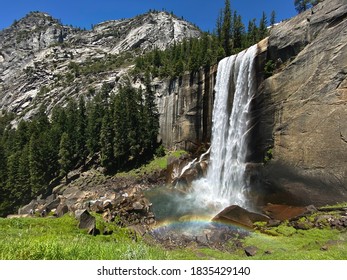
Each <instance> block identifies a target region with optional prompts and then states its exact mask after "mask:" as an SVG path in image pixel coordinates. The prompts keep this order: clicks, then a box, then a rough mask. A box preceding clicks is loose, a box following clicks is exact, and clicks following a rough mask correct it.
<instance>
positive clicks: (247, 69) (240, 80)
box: [193, 45, 257, 210]
mask: <svg viewBox="0 0 347 280" xmlns="http://www.w3.org/2000/svg"><path fill="white" fill-rule="evenodd" d="M256 54H257V46H256V45H255V46H252V47H250V48H249V49H247V50H245V51H243V52H241V53H239V54H237V55H233V56H230V57H227V58H225V59H223V60H221V61H220V63H219V65H218V72H217V80H216V86H215V92H216V94H215V101H214V107H213V117H212V141H211V150H210V165H209V168H208V171H207V176H206V178H203V179H200V180H197V181H195V182H193V187H194V196H196V198H195V199H196V202H197V203H202V202H203V203H206V204H207V205H213V207H214V208H215V209H217V210H221V209H222V208H224V207H227V206H230V205H232V204H237V205H239V206H241V207H245V208H248V205H247V200H246V189H247V185H246V179H245V176H244V174H245V167H246V158H247V148H248V147H247V146H248V136H249V130H250V114H249V111H250V104H251V101H252V99H253V97H254V95H255V93H256V77H255V68H254V59H255V57H256ZM230 101H232V108H230V107H231V106H230V103H231V102H230ZM199 201H200V202H199Z"/></svg>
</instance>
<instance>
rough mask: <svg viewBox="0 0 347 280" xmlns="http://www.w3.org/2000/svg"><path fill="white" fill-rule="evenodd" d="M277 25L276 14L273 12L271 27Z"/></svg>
mask: <svg viewBox="0 0 347 280" xmlns="http://www.w3.org/2000/svg"><path fill="white" fill-rule="evenodd" d="M275 23H276V12H275V11H272V12H271V16H270V25H271V26H274V25H275Z"/></svg>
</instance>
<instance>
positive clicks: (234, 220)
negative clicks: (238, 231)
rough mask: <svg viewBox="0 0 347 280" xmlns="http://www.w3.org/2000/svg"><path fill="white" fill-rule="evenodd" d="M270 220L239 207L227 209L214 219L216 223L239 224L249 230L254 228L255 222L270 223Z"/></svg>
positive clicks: (233, 206)
mask: <svg viewBox="0 0 347 280" xmlns="http://www.w3.org/2000/svg"><path fill="white" fill-rule="evenodd" d="M269 220H270V219H269V217H267V216H265V215H263V214H258V213H254V212H250V211H248V210H246V209H243V208H241V207H240V206H237V205H232V206H229V207H227V208H225V209H224V210H223V211H222V212H220V213H219V214H217V215H216V216H215V217H214V218H213V219H212V221H214V222H222V223H229V224H238V225H242V226H245V227H248V228H253V224H254V223H255V222H268V221H269Z"/></svg>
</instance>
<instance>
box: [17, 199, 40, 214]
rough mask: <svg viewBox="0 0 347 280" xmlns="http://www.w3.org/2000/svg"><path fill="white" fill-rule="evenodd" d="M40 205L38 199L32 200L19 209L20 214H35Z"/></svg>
mask: <svg viewBox="0 0 347 280" xmlns="http://www.w3.org/2000/svg"><path fill="white" fill-rule="evenodd" d="M37 207H38V203H37V201H36V200H32V201H31V202H30V203H29V204H28V205H25V206H23V207H21V208H19V210H18V215H23V214H33V212H34V211H35V209H36V208H37Z"/></svg>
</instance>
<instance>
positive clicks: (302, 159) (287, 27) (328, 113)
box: [255, 0, 347, 205]
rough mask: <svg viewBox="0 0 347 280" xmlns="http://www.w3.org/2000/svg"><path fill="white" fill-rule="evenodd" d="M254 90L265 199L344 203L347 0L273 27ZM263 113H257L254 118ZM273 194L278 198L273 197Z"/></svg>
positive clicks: (329, 3)
mask: <svg viewBox="0 0 347 280" xmlns="http://www.w3.org/2000/svg"><path fill="white" fill-rule="evenodd" d="M267 60H268V61H269V60H271V61H272V62H273V64H274V65H275V66H276V70H275V71H274V75H272V76H271V77H269V78H267V79H265V81H264V82H263V84H262V85H261V90H260V92H259V98H258V100H257V102H258V108H257V110H255V112H256V113H257V114H258V115H257V117H258V120H259V123H258V132H257V133H258V136H259V135H260V137H258V138H257V140H259V142H258V145H259V143H261V145H262V148H260V147H259V146H258V147H257V148H258V149H259V148H260V150H263V153H264V154H265V153H266V150H267V149H270V148H272V156H273V160H271V161H270V162H269V164H267V165H266V167H265V170H264V171H265V184H264V190H265V192H266V196H267V197H266V198H265V201H271V200H272V199H273V200H274V202H286V201H288V200H291V201H292V202H293V203H297V204H309V203H314V204H316V205H319V204H326V203H333V202H337V201H345V200H346V199H347V141H346V140H347V3H346V1H344V0H334V1H323V2H322V3H320V4H319V5H317V6H315V7H314V8H313V9H312V10H310V11H307V12H305V13H302V14H300V15H298V16H297V17H295V18H293V19H291V20H289V21H287V22H284V23H281V24H280V25H278V26H276V27H274V28H273V29H272V31H271V35H270V37H269V39H268V48H267ZM259 112H260V113H259ZM273 193H276V194H277V195H276V196H273V197H272V196H271V195H272V194H273Z"/></svg>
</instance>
